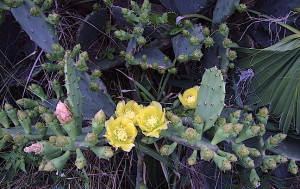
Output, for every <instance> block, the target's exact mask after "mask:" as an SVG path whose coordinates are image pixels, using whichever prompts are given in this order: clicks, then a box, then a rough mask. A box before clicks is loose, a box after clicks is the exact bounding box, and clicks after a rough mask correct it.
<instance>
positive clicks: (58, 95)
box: [51, 79, 63, 99]
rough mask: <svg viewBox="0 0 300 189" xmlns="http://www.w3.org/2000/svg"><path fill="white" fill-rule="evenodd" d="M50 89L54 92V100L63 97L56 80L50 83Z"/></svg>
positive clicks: (60, 87)
mask: <svg viewBox="0 0 300 189" xmlns="http://www.w3.org/2000/svg"><path fill="white" fill-rule="evenodd" d="M51 86H52V89H53V90H54V92H55V94H56V98H57V99H60V98H61V97H62V96H63V90H62V86H61V84H60V83H59V81H58V80H56V79H54V80H53V81H52V83H51Z"/></svg>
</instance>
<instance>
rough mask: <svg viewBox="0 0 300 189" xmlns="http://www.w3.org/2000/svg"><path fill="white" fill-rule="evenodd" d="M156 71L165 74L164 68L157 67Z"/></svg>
mask: <svg viewBox="0 0 300 189" xmlns="http://www.w3.org/2000/svg"><path fill="white" fill-rule="evenodd" d="M157 71H158V73H160V74H165V73H166V70H165V69H163V68H159V69H158V70H157Z"/></svg>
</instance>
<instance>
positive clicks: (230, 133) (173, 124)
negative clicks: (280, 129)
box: [0, 47, 298, 186]
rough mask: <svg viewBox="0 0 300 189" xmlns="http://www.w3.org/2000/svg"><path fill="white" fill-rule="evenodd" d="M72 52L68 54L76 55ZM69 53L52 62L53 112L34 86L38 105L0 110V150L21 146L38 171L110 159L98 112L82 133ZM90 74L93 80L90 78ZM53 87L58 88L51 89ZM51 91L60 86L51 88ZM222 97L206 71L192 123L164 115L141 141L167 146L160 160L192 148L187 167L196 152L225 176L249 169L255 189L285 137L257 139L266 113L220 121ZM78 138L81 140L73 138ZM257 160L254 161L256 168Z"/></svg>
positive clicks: (212, 72)
mask: <svg viewBox="0 0 300 189" xmlns="http://www.w3.org/2000/svg"><path fill="white" fill-rule="evenodd" d="M77 48H78V47H76V48H75V49H74V50H75V51H78V50H76V49H77ZM74 50H73V51H71V52H70V51H66V52H65V55H64V57H63V59H62V60H58V61H59V62H60V64H62V63H61V62H63V64H64V72H65V86H66V89H67V93H68V94H67V99H65V101H64V103H62V102H59V103H58V104H57V106H56V111H55V112H53V111H52V110H51V109H48V108H47V107H45V106H43V101H47V99H46V95H45V93H44V91H43V90H42V88H41V87H40V86H38V85H36V84H32V85H30V87H29V88H30V90H31V91H32V92H33V93H35V94H36V95H37V96H38V97H40V99H41V100H32V99H27V98H23V99H20V100H18V101H17V104H18V105H19V106H21V107H22V109H20V110H17V109H16V108H14V107H12V106H11V105H10V104H5V105H4V109H3V110H1V111H0V123H1V124H2V125H3V127H4V128H1V138H2V139H1V149H3V150H4V149H6V143H13V144H14V145H16V146H24V147H25V146H27V147H25V148H24V152H27V153H30V152H34V153H36V154H38V155H40V156H42V157H43V159H42V161H41V162H40V166H39V170H41V171H42V170H43V171H53V170H62V169H63V167H64V165H65V164H66V163H67V161H68V159H69V158H70V156H71V155H72V153H73V152H76V161H75V165H76V167H77V168H78V169H82V168H84V166H85V165H86V164H87V162H86V159H85V157H84V155H83V153H82V150H91V151H93V152H94V153H95V154H96V155H97V156H98V157H99V158H103V159H109V158H111V157H112V156H113V154H114V151H113V149H112V148H111V147H109V146H105V143H107V141H106V140H105V139H104V138H103V134H104V130H105V126H104V125H105V121H106V115H105V113H104V112H103V111H102V110H99V111H98V112H97V113H96V114H95V116H94V118H93V119H92V122H91V127H84V128H82V111H81V110H82V94H81V92H80V90H78V79H80V78H77V76H76V71H78V70H81V71H82V67H81V66H78V62H80V61H82V60H84V58H83V56H85V54H86V53H81V54H79V56H77V54H78V53H79V51H78V52H76V53H75V52H74ZM52 56H55V54H52ZM75 60H77V61H75ZM79 64H81V63H79ZM93 74H94V75H97V74H96V73H95V72H93ZM93 77H94V76H93ZM56 82H57V81H56ZM55 85H57V86H58V84H57V83H56V84H55ZM53 88H62V86H60V85H59V87H54V85H53ZM55 91H59V92H56V94H57V97H60V96H62V94H61V93H62V92H61V91H62V89H60V90H55ZM91 92H92V91H91ZM224 92H225V83H224V81H223V76H222V73H221V71H220V70H218V69H217V68H216V67H213V68H211V69H207V70H206V72H205V74H204V75H203V79H202V83H201V85H200V88H199V92H198V99H197V106H196V110H195V114H194V117H193V121H191V122H189V123H187V122H185V121H184V119H183V118H181V117H180V116H178V115H175V114H173V113H172V112H167V118H168V119H169V120H170V123H169V126H168V129H167V130H165V131H162V132H161V133H160V137H159V138H158V139H157V138H152V137H144V138H142V140H141V141H142V142H144V143H147V144H151V143H153V142H156V141H157V140H159V139H161V138H166V139H169V140H171V141H173V143H172V144H169V145H164V146H162V147H161V149H160V153H161V155H164V156H168V155H170V154H171V153H173V152H174V151H175V149H176V147H177V145H178V144H181V145H184V146H187V147H189V148H192V149H194V151H193V153H192V155H191V156H190V158H189V159H188V164H189V165H194V164H196V161H197V157H198V151H200V157H201V159H202V160H205V161H211V160H213V161H214V162H215V164H216V166H217V167H219V168H220V169H221V170H224V171H227V170H231V168H232V163H234V162H236V163H238V164H240V165H242V166H244V167H245V168H249V169H251V174H250V181H251V183H252V184H253V185H254V186H258V185H259V181H260V178H259V176H258V174H257V173H256V170H255V168H256V167H258V166H259V167H260V168H261V170H262V171H263V172H267V171H268V170H273V169H275V168H276V167H277V166H278V165H279V164H282V163H286V162H287V161H288V159H289V158H288V157H285V156H283V155H276V154H272V153H271V151H269V150H270V149H272V148H273V147H275V146H278V145H279V144H280V142H281V141H283V140H284V139H285V138H286V135H285V134H281V133H279V134H276V135H274V136H270V137H269V138H267V139H264V138H263V136H264V134H265V132H266V129H265V126H266V123H267V120H268V117H269V113H268V110H267V108H262V109H260V110H259V112H258V113H257V115H256V116H255V117H256V120H254V118H253V115H252V114H247V113H244V114H243V118H241V110H237V111H234V112H232V113H231V114H230V115H229V116H228V117H221V116H220V114H221V112H222V110H223V107H224V98H225V96H224ZM186 125H188V126H189V127H186ZM206 134H207V135H208V136H211V137H210V138H211V141H209V140H207V139H205V138H203V137H204V135H206ZM79 135H80V136H83V137H78V136H79ZM254 137H255V138H257V140H260V143H259V146H257V147H256V148H254V147H250V146H247V143H246V142H247V140H248V139H251V138H254ZM82 138H84V140H83V139H82ZM221 142H222V143H226V144H227V147H225V148H221V147H219V146H217V144H219V143H221ZM103 144H104V145H103ZM268 151H269V152H268ZM257 159H260V161H257V162H256V160H257ZM288 167H289V171H290V172H291V173H293V174H296V173H297V172H298V166H297V164H296V162H295V160H294V159H291V160H290V163H289V166H288Z"/></svg>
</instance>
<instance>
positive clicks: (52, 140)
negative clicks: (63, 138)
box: [48, 136, 57, 145]
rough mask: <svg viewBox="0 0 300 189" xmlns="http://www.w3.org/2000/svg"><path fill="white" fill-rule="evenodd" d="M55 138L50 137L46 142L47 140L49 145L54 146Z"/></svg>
mask: <svg viewBox="0 0 300 189" xmlns="http://www.w3.org/2000/svg"><path fill="white" fill-rule="evenodd" d="M56 137H57V136H50V137H49V139H48V140H49V142H50V144H53V145H55V144H56Z"/></svg>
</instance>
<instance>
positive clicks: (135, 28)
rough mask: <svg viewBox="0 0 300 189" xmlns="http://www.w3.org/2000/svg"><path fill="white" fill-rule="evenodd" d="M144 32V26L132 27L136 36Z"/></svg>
mask: <svg viewBox="0 0 300 189" xmlns="http://www.w3.org/2000/svg"><path fill="white" fill-rule="evenodd" d="M143 32H144V28H142V27H134V28H133V33H134V34H135V35H137V36H141V35H142V34H143Z"/></svg>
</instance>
